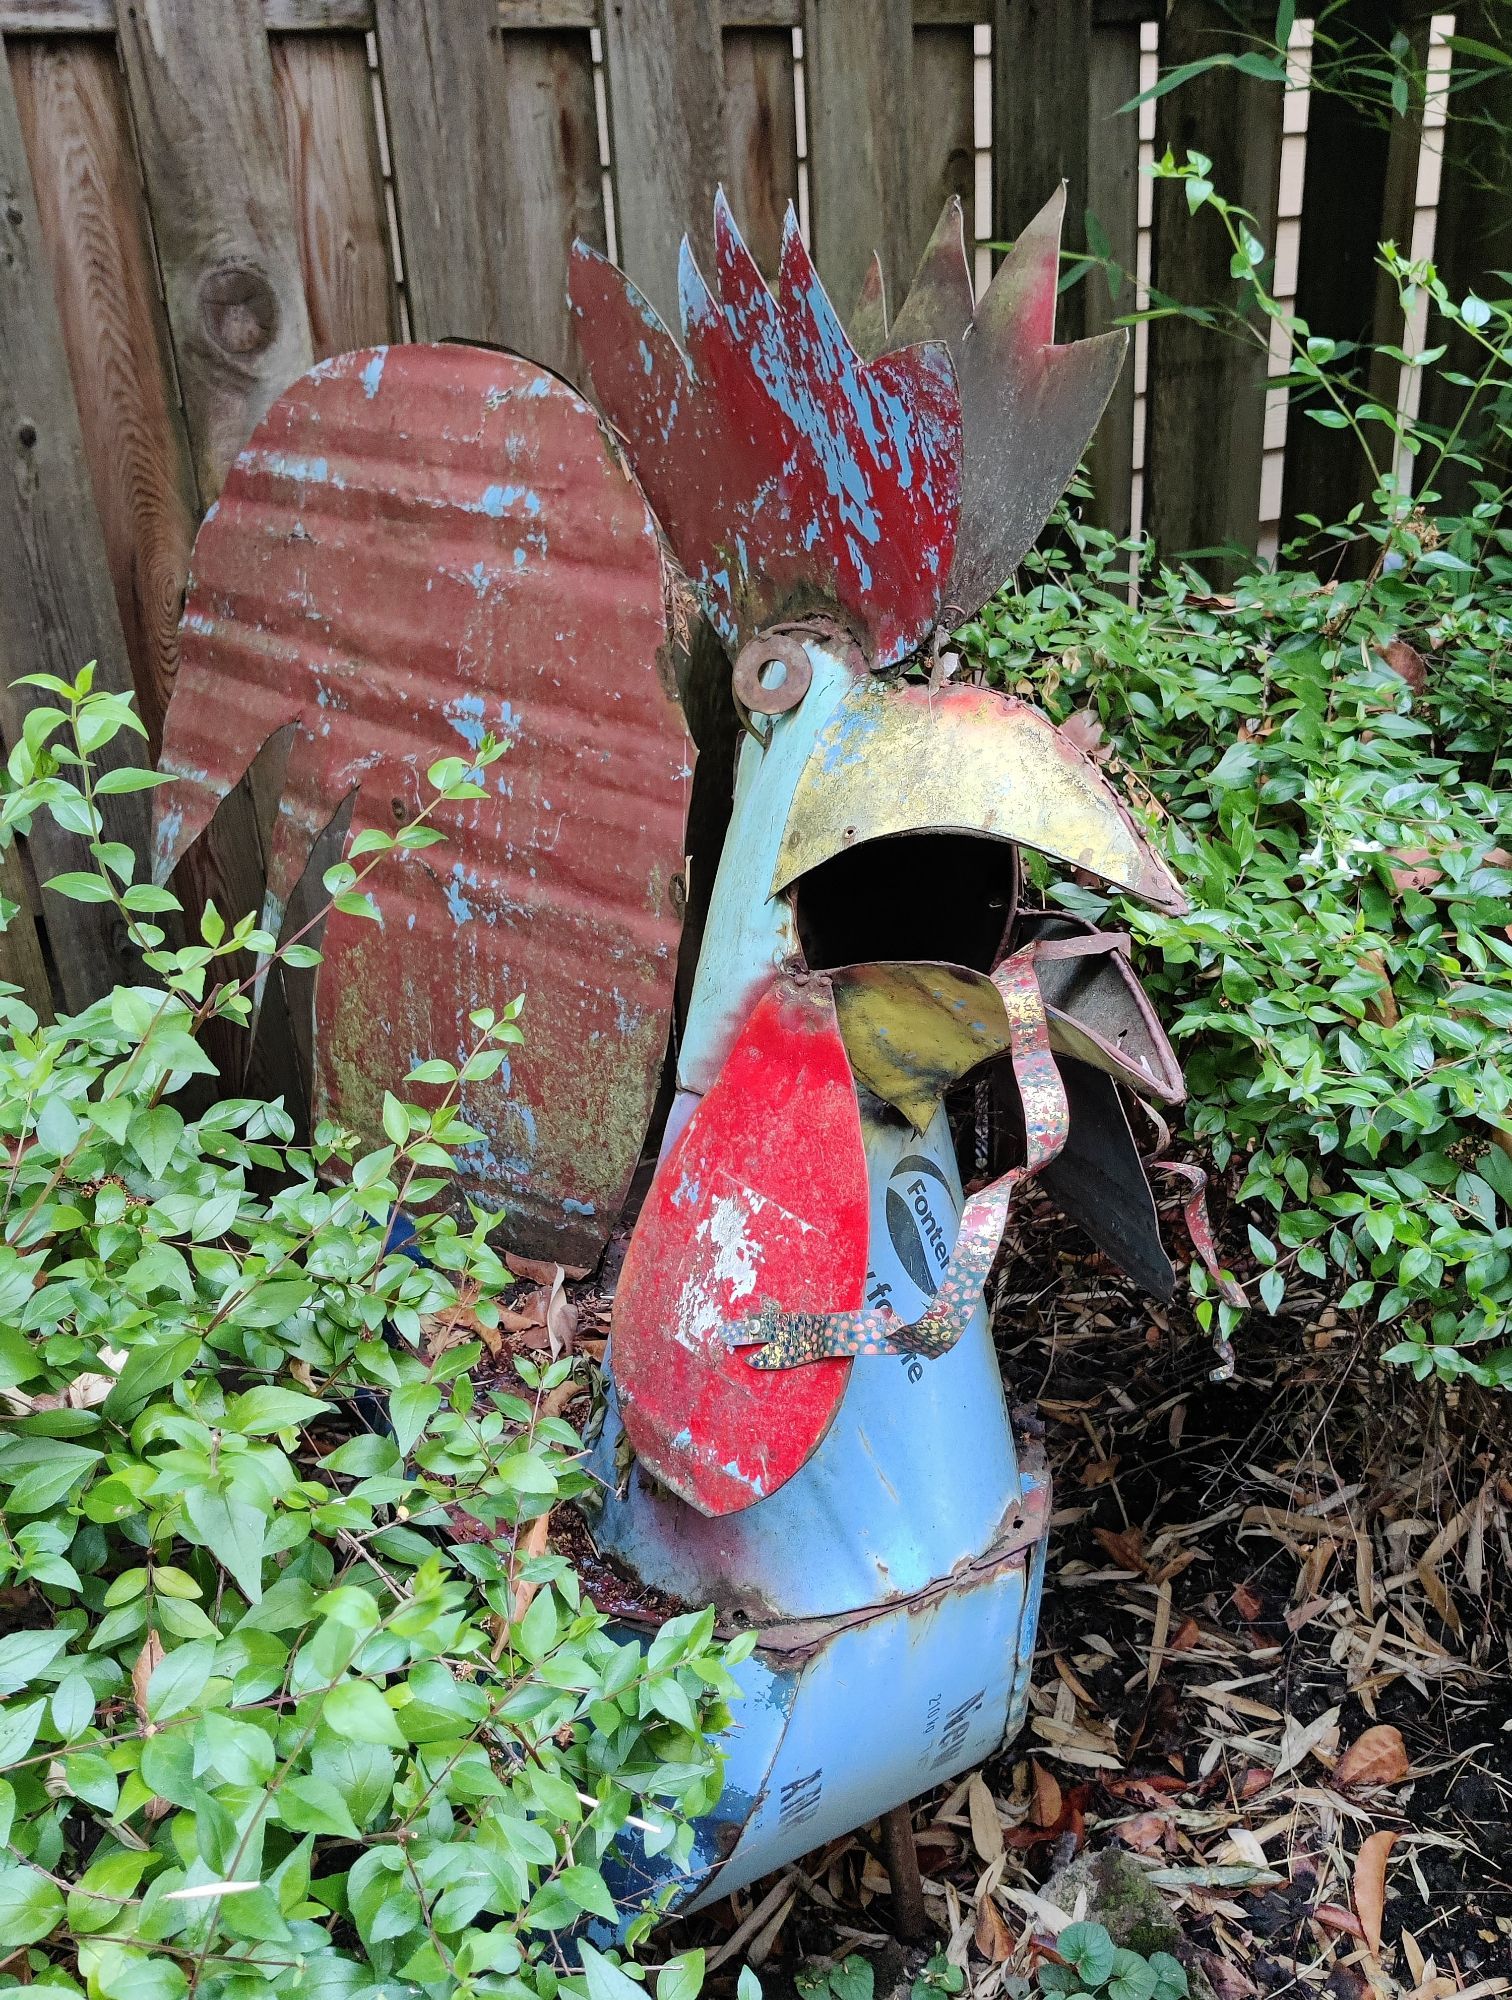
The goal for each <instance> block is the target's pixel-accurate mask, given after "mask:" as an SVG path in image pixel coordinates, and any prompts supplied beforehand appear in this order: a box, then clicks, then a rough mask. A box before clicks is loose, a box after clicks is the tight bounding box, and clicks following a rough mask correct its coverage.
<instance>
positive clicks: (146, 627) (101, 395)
mask: <svg viewBox="0 0 1512 2000" xmlns="http://www.w3.org/2000/svg"><path fill="white" fill-rule="evenodd" d="M11 73H12V79H13V82H14V84H15V89H16V103H17V109H18V111H19V114H20V119H21V128H22V131H23V133H24V135H25V139H26V149H27V152H28V154H29V155H30V158H31V161H32V169H33V176H34V182H35V186H36V192H37V222H38V227H39V229H40V232H41V241H42V245H43V248H44V250H45V252H46V256H47V269H48V272H49V274H50V276H51V280H52V291H53V296H54V298H55V300H56V303H57V309H58V320H59V325H60V328H61V331H62V338H63V352H64V355H65V356H66V359H67V363H68V368H69V373H70V375H71V377H72V380H73V384H74V393H75V398H76V401H77V404H78V409H79V419H80V432H81V437H82V441H83V446H84V457H85V461H86V463H87V465H88V468H89V475H90V486H91V489H92V491H93V494H94V500H95V505H96V508H97V510H98V513H99V517H100V525H101V527H102V529H103V531H104V536H105V547H106V551H107V555H108V559H109V564H110V577H111V581H112V583H113V585H114V588H115V600H116V609H117V611H118V613H119V615H120V621H121V627H122V630H123V633H124V637H125V644H126V654H127V658H128V659H129V661H130V667H131V678H132V681H133V682H134V683H135V686H136V692H137V705H138V709H139V712H140V714H141V717H142V720H143V721H144V722H145V723H146V725H147V729H148V733H149V736H150V739H151V744H152V749H153V754H154V755H156V750H157V745H158V743H159V741H160V739H161V736H162V726H163V716H164V713H165V712H166V710H167V706H168V697H169V696H170V694H171V693H172V692H173V676H174V672H175V670H176V668H177V665H178V621H179V612H180V610H181V609H182V605H183V592H184V579H185V577H186V576H187V574H188V569H189V548H190V544H191V543H192V542H193V540H194V530H195V527H196V525H197V523H198V519H199V503H198V498H197V495H196V492H195V485H194V476H193V472H192V471H191V468H190V463H189V448H188V443H187V440H186V438H185V435H184V427H183V420H182V417H181V414H180V411H179V407H178V392H177V388H176V386H175V384H174V382H173V380H172V375H171V371H170V369H169V368H168V366H167V342H166V339H165V335H164V329H163V323H162V307H161V301H160V299H159V294H158V285H157V273H156V270H155V269H154V266H153V249H152V242H151V237H150V233H149V229H148V224H147V218H146V216H145V214H144V212H143V209H142V203H141V195H140V190H139V181H138V176H137V166H136V155H135V152H134V150H133V147H132V142H131V126H130V121H129V119H128V116H127V112H126V106H125V101H124V94H123V92H122V88H121V78H120V72H119V70H118V69H117V67H116V63H115V60H114V56H113V54H112V51H111V49H110V46H109V44H108V43H104V42H98V41H95V42H83V41H72V40H71V41H68V42H65V43H62V44H58V43H46V42H33V43H29V44H23V45H21V46H20V47H18V48H16V49H15V50H14V51H13V52H12V55H11Z"/></svg>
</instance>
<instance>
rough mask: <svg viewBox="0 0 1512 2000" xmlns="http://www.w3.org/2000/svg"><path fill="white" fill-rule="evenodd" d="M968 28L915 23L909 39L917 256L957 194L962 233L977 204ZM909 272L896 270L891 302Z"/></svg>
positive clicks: (911, 242) (913, 240)
mask: <svg viewBox="0 0 1512 2000" xmlns="http://www.w3.org/2000/svg"><path fill="white" fill-rule="evenodd" d="M975 66H976V57H975V55H974V53H973V51H972V45H971V30H970V28H955V27H944V28H937V27H922V28H919V27H916V28H915V29H914V37H913V158H912V160H911V162H910V180H911V183H912V189H913V222H912V225H911V228H910V233H909V248H910V250H911V251H912V252H913V254H914V255H915V256H917V254H918V253H919V251H920V249H921V248H922V246H923V245H924V244H925V243H927V242H928V241H929V236H930V232H931V230H933V228H934V226H935V224H936V223H937V222H938V221H939V219H940V211H941V209H943V208H944V206H945V204H946V202H947V201H948V200H949V199H950V197H951V196H952V195H953V194H954V195H959V196H960V198H961V201H962V203H963V205H964V207H965V210H966V233H967V235H968V236H970V234H971V218H972V212H973V209H974V207H975V203H976V104H975V91H974V78H973V72H974V69H975ZM911 276H912V272H911V270H908V269H904V270H901V271H898V272H896V273H895V274H894V283H893V294H894V300H895V302H896V301H898V300H901V298H902V296H903V291H904V288H905V287H906V285H907V283H908V280H909V278H910V277H911Z"/></svg>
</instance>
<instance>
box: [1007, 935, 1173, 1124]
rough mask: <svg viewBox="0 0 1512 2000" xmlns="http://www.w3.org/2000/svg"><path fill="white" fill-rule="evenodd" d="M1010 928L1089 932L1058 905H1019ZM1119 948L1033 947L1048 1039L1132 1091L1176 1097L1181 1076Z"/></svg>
mask: <svg viewBox="0 0 1512 2000" xmlns="http://www.w3.org/2000/svg"><path fill="white" fill-rule="evenodd" d="M1016 935H1017V936H1018V938H1020V939H1022V940H1025V941H1028V940H1034V941H1037V942H1041V943H1045V944H1055V943H1074V942H1075V941H1076V940H1081V939H1085V940H1089V941H1092V940H1096V939H1097V937H1098V935H1099V934H1098V933H1097V931H1096V930H1095V929H1094V927H1093V926H1092V925H1091V924H1089V923H1087V922H1086V921H1085V920H1084V919H1083V918H1080V917H1072V916H1068V915H1067V914H1066V913H1065V912H1064V911H1061V910H1024V911H1022V912H1020V915H1019V919H1018V928H1017V933H1016ZM1127 944H1128V940H1127V938H1125V939H1123V940H1122V945H1123V946H1124V947H1125V949H1119V950H1114V951H1090V952H1086V953H1066V954H1064V955H1059V956H1058V955H1056V954H1055V953H1054V952H1041V953H1040V954H1039V955H1038V956H1037V957H1036V959H1035V970H1036V972H1037V973H1038V975H1039V983H1040V991H1041V992H1042V993H1043V994H1044V996H1045V1005H1046V1006H1047V1007H1048V1008H1049V1009H1050V1019H1051V1024H1052V1026H1051V1038H1050V1039H1051V1044H1052V1046H1053V1047H1054V1048H1055V1049H1056V1051H1057V1052H1058V1053H1060V1054H1062V1055H1068V1056H1077V1057H1079V1058H1080V1059H1081V1060H1082V1061H1083V1062H1086V1063H1090V1064H1091V1065H1092V1066H1093V1068H1095V1069H1100V1070H1106V1072H1107V1073H1108V1075H1109V1076H1111V1077H1113V1078H1114V1079H1116V1081H1118V1082H1119V1083H1122V1084H1124V1085H1125V1086H1126V1087H1127V1088H1128V1089H1130V1090H1132V1091H1135V1092H1136V1093H1137V1094H1138V1095H1139V1096H1141V1097H1145V1098H1154V1099H1156V1101H1157V1102H1159V1103H1161V1104H1169V1105H1175V1104H1181V1103H1183V1102H1184V1101H1185V1099H1186V1084H1185V1082H1184V1081H1183V1079H1182V1074H1181V1065H1180V1063H1178V1062H1177V1060H1176V1051H1175V1050H1174V1049H1173V1048H1172V1047H1171V1044H1170V1041H1169V1039H1168V1038H1167V1035H1166V1031H1165V1029H1164V1028H1162V1027H1161V1025H1160V1022H1159V1020H1158V1019H1157V1018H1156V1014H1155V1010H1154V1008H1153V1007H1152V1006H1151V1005H1150V1002H1149V996H1148V995H1147V994H1146V992H1145V990H1144V988H1143V987H1142V986H1141V985H1140V983H1139V981H1138V979H1137V978H1136V977H1135V975H1134V970H1133V968H1132V966H1131V965H1130V964H1129V960H1128V956H1127V950H1126V947H1127Z"/></svg>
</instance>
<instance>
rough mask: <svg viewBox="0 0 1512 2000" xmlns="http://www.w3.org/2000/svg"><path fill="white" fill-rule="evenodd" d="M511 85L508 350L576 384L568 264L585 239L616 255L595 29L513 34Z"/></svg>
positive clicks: (509, 42)
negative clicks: (596, 82)
mask: <svg viewBox="0 0 1512 2000" xmlns="http://www.w3.org/2000/svg"><path fill="white" fill-rule="evenodd" d="M504 85H505V108H504V119H503V127H504V136H505V143H506V146H507V148H508V156H507V159H506V162H505V173H506V178H507V181H508V186H509V216H508V223H507V234H508V240H509V260H508V270H509V296H508V299H507V300H506V302H505V316H506V323H507V324H508V326H509V329H510V334H509V342H508V344H509V345H510V346H512V347H516V348H518V349H519V351H520V352H521V353H522V354H528V355H529V356H530V358H531V359H532V360H533V361H542V362H544V363H545V364H546V366H547V367H548V368H555V369H556V370H557V371H558V372H559V373H560V374H563V375H566V376H569V377H571V378H572V379H574V380H576V379H577V376H578V373H579V360H578V353H577V342H576V339H575V337H574V334H573V330H572V321H571V320H570V318H569V317H568V314H567V311H566V306H565V300H566V297H567V260H568V256H569V253H570V252H571V249H572V245H573V241H574V239H575V238H577V237H581V238H582V239H583V241H584V242H585V243H591V244H592V245H593V247H594V248H595V249H596V250H605V249H607V248H608V234H607V230H606V227H605V221H604V183H603V175H602V173H601V171H600V168H599V144H598V112H597V109H596V107H595V103H594V92H593V57H592V54H591V52H590V47H589V36H588V30H587V29H585V28H578V29H561V30H556V31H552V32H547V31H545V30H542V29H531V30H528V31H524V32H520V33H511V34H508V35H506V36H505V37H504Z"/></svg>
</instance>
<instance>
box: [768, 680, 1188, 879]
mask: <svg viewBox="0 0 1512 2000" xmlns="http://www.w3.org/2000/svg"><path fill="white" fill-rule="evenodd" d="M923 829H928V830H929V831H931V832H950V831H953V832H961V833H980V834H985V835H988V836H991V837H993V838H996V839H998V840H1011V841H1015V842H1017V844H1018V845H1019V846H1021V847H1032V848H1034V849H1036V850H1037V851H1038V852H1039V853H1041V854H1048V855H1051V856H1052V857H1054V859H1056V860H1058V861H1064V862H1065V863H1067V865H1068V866H1070V867H1072V868H1084V869H1086V870H1087V872H1088V873H1089V874H1092V875H1096V876H1097V877H1098V878H1099V879H1100V880H1102V881H1104V882H1111V883H1112V884H1113V885H1114V886H1115V887H1116V888H1120V889H1127V890H1128V891H1129V892H1130V894H1132V895H1135V896H1138V897H1140V898H1141V899H1142V900H1143V901H1144V902H1147V903H1153V904H1154V905H1155V907H1156V908H1157V909H1161V910H1167V911H1170V912H1171V913H1172V914H1173V915H1177V916H1179V915H1180V914H1181V913H1182V912H1183V911H1184V910H1185V909H1186V899H1185V897H1184V896H1183V895H1182V893H1181V890H1180V889H1179V888H1178V887H1177V884H1176V880H1175V878H1174V876H1173V875H1172V874H1171V873H1170V870H1169V869H1168V868H1167V867H1166V865H1165V863H1164V862H1163V861H1162V860H1161V859H1160V857H1159V856H1158V855H1157V854H1156V852H1155V850H1154V849H1153V848H1152V847H1151V846H1150V844H1149V842H1148V841H1147V840H1146V839H1145V837H1144V835H1143V834H1142V833H1141V832H1140V831H1139V829H1138V827H1137V826H1135V824H1134V822H1133V820H1132V819H1131V818H1130V817H1129V815H1128V813H1127V812H1126V811H1125V810H1124V808H1123V806H1122V805H1121V804H1120V802H1119V799H1118V797H1117V794H1116V793H1115V792H1114V791H1113V790H1112V789H1111V787H1110V786H1109V784H1108V781H1107V779H1106V778H1104V777H1103V775H1102V773H1101V771H1099V769H1098V768H1097V765H1096V764H1095V763H1093V761H1092V759H1091V758H1090V757H1087V756H1086V755H1084V754H1083V752H1082V751H1080V750H1079V749H1077V748H1076V746H1075V745H1074V744H1073V743H1071V742H1069V741H1068V740H1067V739H1066V737H1064V736H1063V735H1062V734H1061V733H1060V731H1059V730H1058V729H1057V728H1056V727H1055V725H1054V723H1052V722H1051V721H1050V720H1049V718H1048V717H1047V716H1044V715H1041V714H1040V712H1039V710H1038V709H1036V708H1031V707H1030V706H1029V705H1028V703H1027V702H1022V701H1016V700H1013V699H1011V698H1010V697H1009V696H1007V695H1001V694H998V693H997V692H996V691H995V690H994V689H992V688H977V687H946V688H940V689H938V690H931V689H929V688H927V687H924V686H921V685H918V684H916V683H914V682H900V683H895V684H893V685H892V686H883V685H881V684H878V683H860V684H857V685H856V686H853V687H851V688H849V689H847V691H846V693H845V694H844V696H843V697H842V698H841V701H840V704H839V706H838V707H837V709H836V710H835V713H834V714H833V715H832V716H831V718H830V720H829V721H828V722H827V723H826V724H825V727H824V729H823V730H822V731H821V733H820V734H819V736H818V737H817V738H816V740H815V743H814V749H813V754H812V755H811V756H810V758H809V761H808V764H807V765H806V767H805V769H804V772H803V775H802V777H801V778H800V779H799V781H798V787H797V790H796V792H795V793H794V796H793V805H792V810H791V812H790V813H789V815H788V822H787V827H786V829H785V831H784V833H783V838H782V847H781V851H780V853H779V854H778V858H777V872H776V875H775V877H774V878H773V882H772V893H773V895H778V894H780V893H781V891H782V890H784V889H786V888H788V887H789V886H790V885H791V884H792V883H793V882H796V881H797V879H798V877H799V876H800V875H806V874H807V873H808V872H809V870H810V869H811V868H817V867H818V866H819V864H820V862H822V861H828V860H829V859H830V858H831V856H833V855H835V854H839V853H841V852H842V851H843V850H845V849H847V848H850V847H854V846H859V844H860V843H861V842H862V841H863V840H880V839H883V838H885V837H886V836H887V835H888V834H893V833H914V832H918V831H920V830H923Z"/></svg>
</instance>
